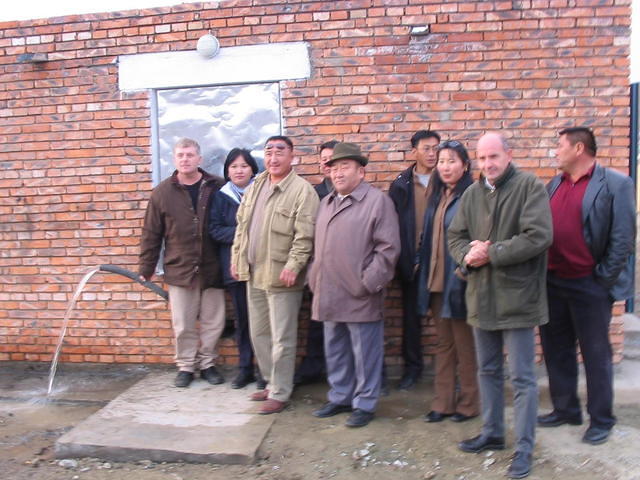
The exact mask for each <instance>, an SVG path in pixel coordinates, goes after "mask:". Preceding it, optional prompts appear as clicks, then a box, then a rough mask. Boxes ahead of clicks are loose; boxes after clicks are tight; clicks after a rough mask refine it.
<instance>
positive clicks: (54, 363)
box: [47, 265, 169, 398]
mask: <svg viewBox="0 0 640 480" xmlns="http://www.w3.org/2000/svg"><path fill="white" fill-rule="evenodd" d="M98 272H108V273H116V274H118V275H122V276H125V277H127V278H129V279H131V280H133V281H134V282H138V283H139V284H140V285H143V286H145V287H147V288H148V289H150V290H152V291H153V292H155V293H157V294H158V295H160V296H161V297H162V298H164V299H165V300H168V299H169V294H168V292H167V291H166V290H164V289H162V288H161V287H159V286H158V285H156V284H155V283H153V282H145V281H143V280H140V277H139V276H138V274H136V273H134V272H131V271H129V270H126V269H124V268H122V267H118V266H116V265H100V266H99V267H93V268H92V269H91V270H89V271H88V272H87V273H86V274H85V276H84V277H82V280H80V283H79V284H78V287H77V288H76V291H75V292H74V294H73V297H71V300H70V301H69V304H68V305H67V311H66V312H65V314H64V320H63V321H62V330H60V337H59V339H58V345H57V346H56V351H55V353H54V354H53V359H52V360H51V368H50V370H49V386H48V388H47V398H48V397H49V396H50V395H51V392H52V391H53V381H54V379H55V377H56V370H57V369H58V359H59V357H60V352H61V350H62V344H63V342H64V336H65V334H66V333H67V324H68V323H69V317H70V316H71V312H73V307H74V306H75V304H76V301H77V300H78V298H79V297H80V294H81V293H82V290H83V289H84V287H85V286H86V284H87V282H88V281H89V279H90V278H91V277H93V275H95V274H96V273H98Z"/></svg>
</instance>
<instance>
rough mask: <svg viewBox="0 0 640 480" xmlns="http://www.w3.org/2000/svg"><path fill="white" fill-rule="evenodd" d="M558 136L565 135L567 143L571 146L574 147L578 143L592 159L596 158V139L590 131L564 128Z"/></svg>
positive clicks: (584, 128) (578, 128)
mask: <svg viewBox="0 0 640 480" xmlns="http://www.w3.org/2000/svg"><path fill="white" fill-rule="evenodd" d="M559 135H560V136H562V135H566V136H567V140H569V143H570V144H571V145H575V144H576V143H578V142H580V143H582V144H583V145H584V149H585V150H586V151H587V153H589V154H590V155H591V156H592V157H595V156H596V152H597V151H598V147H597V145H596V137H595V135H594V134H593V132H592V131H591V129H589V128H587V127H571V128H565V129H564V130H561V131H560V133H559Z"/></svg>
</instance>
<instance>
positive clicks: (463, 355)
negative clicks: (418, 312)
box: [430, 293, 480, 416]
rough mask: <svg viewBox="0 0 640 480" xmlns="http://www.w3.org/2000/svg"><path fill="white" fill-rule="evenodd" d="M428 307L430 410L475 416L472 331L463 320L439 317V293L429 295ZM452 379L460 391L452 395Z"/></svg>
mask: <svg viewBox="0 0 640 480" xmlns="http://www.w3.org/2000/svg"><path fill="white" fill-rule="evenodd" d="M430 306H431V312H432V315H433V321H434V322H435V325H436V332H437V334H438V343H437V344H436V348H435V354H436V358H435V361H436V378H435V382H434V383H435V394H436V395H435V397H434V399H433V401H432V402H431V410H434V411H436V412H439V413H445V414H453V413H461V414H463V415H469V416H475V415H478V414H479V413H480V394H479V391H478V379H477V363H476V352H475V348H474V341H473V330H472V328H471V327H470V326H469V325H467V322H465V321H464V319H451V318H440V312H441V311H442V294H441V293H431V295H430ZM456 376H457V378H458V380H459V382H460V389H459V391H458V392H457V394H456Z"/></svg>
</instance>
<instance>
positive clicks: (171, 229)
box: [138, 138, 225, 387]
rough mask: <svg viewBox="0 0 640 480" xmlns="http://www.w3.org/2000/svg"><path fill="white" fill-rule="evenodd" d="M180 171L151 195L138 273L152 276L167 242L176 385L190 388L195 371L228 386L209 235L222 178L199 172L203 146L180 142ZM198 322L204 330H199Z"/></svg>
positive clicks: (219, 289) (220, 298)
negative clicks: (219, 347)
mask: <svg viewBox="0 0 640 480" xmlns="http://www.w3.org/2000/svg"><path fill="white" fill-rule="evenodd" d="M173 161H174V164H175V167H176V170H175V171H174V172H173V175H171V177H169V178H167V179H166V180H164V181H163V182H161V183H160V184H159V185H158V186H157V187H156V188H154V189H153V192H152V193H151V199H150V200H149V204H148V205H147V212H146V214H145V217H144V224H143V226H142V239H141V242H140V260H139V270H138V271H139V274H140V277H141V279H143V280H149V279H150V278H151V276H152V275H153V272H154V270H155V267H156V264H157V262H158V257H159V256H160V250H161V247H162V243H163V242H164V261H163V266H164V280H165V282H166V283H167V284H168V285H169V303H170V305H171V320H172V323H173V330H174V334H175V340H176V364H177V366H178V369H179V371H178V376H177V377H176V379H175V386H176V387H188V386H189V384H190V383H191V382H192V381H193V376H194V372H195V371H196V370H200V377H201V378H203V379H205V380H207V381H208V382H209V383H211V384H219V383H222V382H224V379H223V378H222V375H220V373H219V372H218V371H217V369H216V367H215V365H214V364H215V359H216V352H215V347H216V343H218V339H219V338H220V334H221V333H222V330H223V327H224V307H225V302H224V290H223V283H222V271H221V270H220V264H219V261H218V254H217V251H216V248H215V245H214V244H213V241H212V240H211V238H210V237H209V234H208V233H207V219H208V218H209V204H210V202H209V199H210V198H211V196H212V195H213V193H214V192H216V191H217V190H218V189H219V188H220V187H221V186H222V185H223V184H224V180H222V179H221V178H219V177H215V176H213V175H209V174H208V173H207V172H205V171H204V170H202V169H200V168H199V165H200V163H201V162H202V157H201V156H200V146H199V145H198V143H197V142H196V141H194V140H191V139H189V138H182V139H180V140H178V142H177V143H176V145H175V146H174V148H173ZM198 321H199V324H200V328H199V329H198V326H197V325H198Z"/></svg>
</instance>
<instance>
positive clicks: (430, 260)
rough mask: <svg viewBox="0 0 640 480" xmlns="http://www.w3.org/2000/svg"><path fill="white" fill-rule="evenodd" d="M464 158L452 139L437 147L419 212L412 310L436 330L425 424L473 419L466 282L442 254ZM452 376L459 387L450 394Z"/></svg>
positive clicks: (465, 181) (475, 400) (462, 186)
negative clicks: (415, 298)
mask: <svg viewBox="0 0 640 480" xmlns="http://www.w3.org/2000/svg"><path fill="white" fill-rule="evenodd" d="M470 163H471V162H470V160H469V154H468V153H467V150H466V149H465V148H464V146H463V145H462V144H461V143H460V142H458V141H455V140H450V141H446V142H443V143H441V144H440V146H439V147H438V163H437V164H436V172H435V173H434V175H433V177H432V180H431V181H432V182H433V184H432V188H433V193H432V195H431V198H430V199H429V204H428V206H427V210H426V212H425V219H424V230H423V232H422V239H423V240H422V243H421V244H420V251H419V256H420V268H419V271H418V282H419V283H418V292H419V293H418V311H419V314H420V315H426V313H427V311H428V310H429V309H430V310H431V317H432V318H433V321H434V323H435V326H436V332H437V335H438V343H437V345H436V348H435V368H436V377H435V397H434V399H433V401H432V403H431V411H430V412H429V413H428V414H427V415H426V416H425V421H426V422H440V421H442V420H444V419H445V418H446V417H451V420H453V421H455V422H463V421H465V420H469V419H470V418H473V417H475V416H477V415H478V413H479V394H478V383H477V379H476V369H477V367H476V357H475V348H474V344H473V332H472V330H471V327H470V326H469V325H467V323H466V321H465V318H466V316H467V310H466V306H465V300H464V294H465V287H466V282H465V281H464V280H463V279H462V276H461V275H460V274H459V272H456V268H457V265H456V264H455V262H454V261H453V259H452V258H451V256H450V255H449V252H448V250H447V240H446V232H447V228H448V227H449V224H450V223H451V220H452V219H453V216H454V215H455V213H456V210H457V208H458V203H459V200H460V197H461V196H462V193H463V192H464V191H465V190H466V189H467V187H469V185H471V184H472V183H473V179H472V177H471V173H470V171H469V169H470ZM456 377H457V378H458V379H459V383H460V388H459V391H457V390H456Z"/></svg>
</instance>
